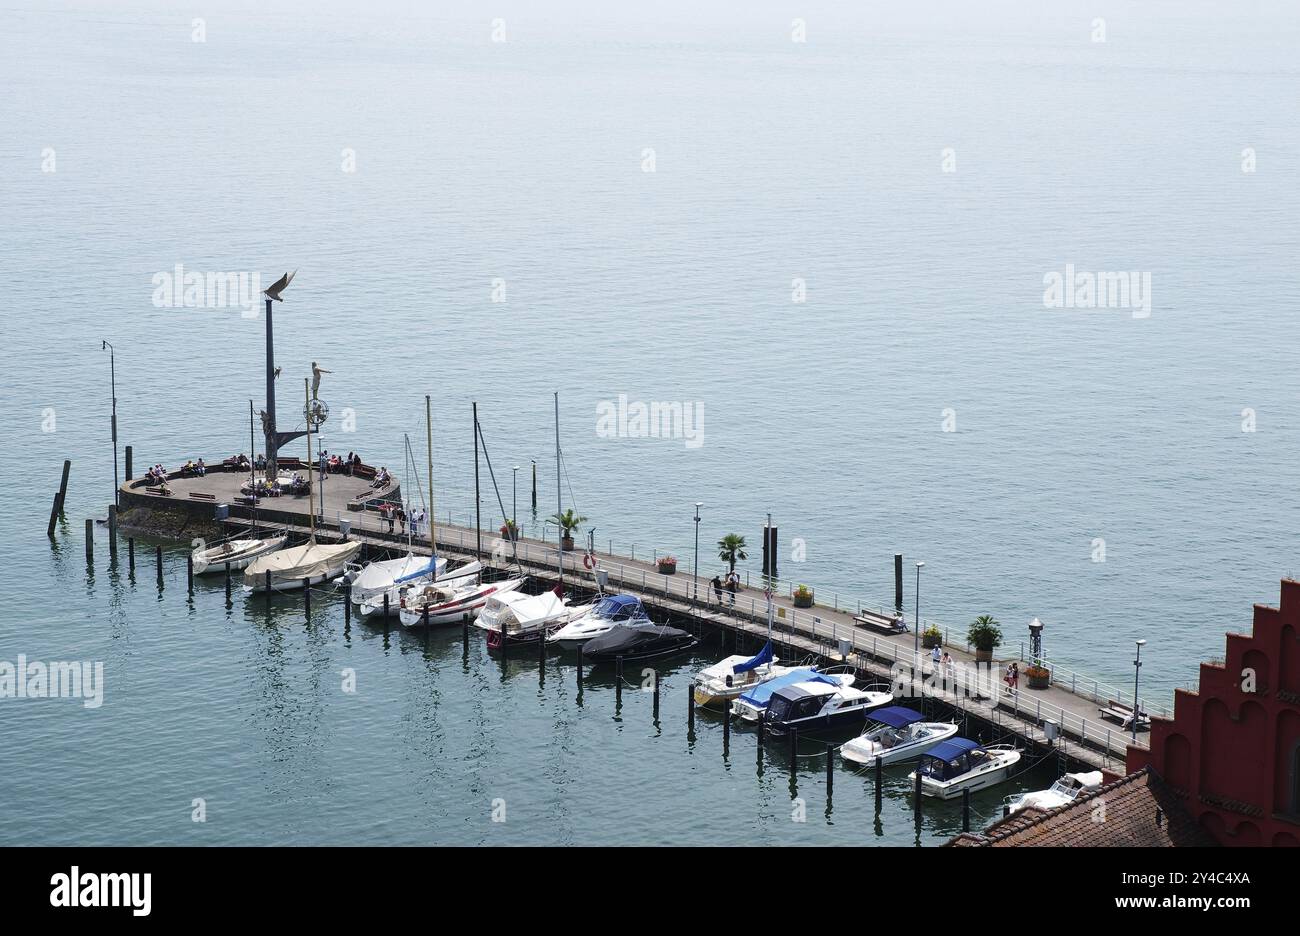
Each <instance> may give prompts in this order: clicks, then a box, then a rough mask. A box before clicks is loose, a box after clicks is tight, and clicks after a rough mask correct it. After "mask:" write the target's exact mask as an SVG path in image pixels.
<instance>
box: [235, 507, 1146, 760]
mask: <svg viewBox="0 0 1300 936" xmlns="http://www.w3.org/2000/svg"><path fill="white" fill-rule="evenodd" d="M327 483H328V482H327ZM262 513H264V511H260V510H259V514H262ZM340 518H341V519H342V520H343V521H344V522H345V523H346V525H347V527H348V530H347V533H346V536H347V538H348V539H350V540H354V541H360V542H362V543H364V544H365V545H366V546H367V548H368V549H369V550H370V551H372V552H378V551H396V552H401V551H405V550H406V549H408V548H411V549H412V550H413V551H414V552H416V553H419V554H424V555H427V554H428V552H429V547H428V539H429V531H428V527H427V526H423V527H422V528H421V529H420V530H419V531H418V532H416V533H415V534H414V542H413V545H411V546H410V547H408V545H407V537H406V535H405V534H404V533H403V532H402V531H401V528H400V526H398V525H396V524H395V525H394V526H393V531H392V532H390V531H389V523H388V521H387V520H386V519H385V518H383V517H382V516H381V515H380V514H379V513H378V512H376V511H374V510H363V511H352V512H349V513H346V514H345V513H341V512H340V513H338V514H337V515H336V516H328V515H327V516H326V517H325V518H324V524H323V525H321V524H320V522H319V519H318V525H317V530H316V533H317V537H318V538H319V539H322V540H327V541H336V540H339V539H342V538H343V536H344V534H343V533H342V532H341V531H340V526H339V523H338V522H337V521H338V519H340ZM225 523H226V524H227V526H228V527H229V528H231V529H232V530H247V529H249V528H250V527H254V526H257V527H260V528H263V529H266V528H268V524H267V522H266V518H265V517H264V516H259V517H258V518H256V519H254V518H253V517H252V515H251V511H250V510H249V509H247V508H242V507H238V506H235V505H232V506H231V508H230V516H229V517H228V518H227V519H226V521H225ZM269 526H270V527H271V528H274V529H277V530H286V531H288V532H290V533H293V534H296V535H298V536H301V537H306V536H307V534H308V523H307V516H306V505H305V503H304V504H303V509H302V513H301V515H300V517H299V518H298V519H297V521H296V522H279V523H274V524H270V525H269ZM436 532H437V542H438V548H439V553H440V554H441V555H446V556H448V558H452V559H456V558H461V559H464V560H469V559H474V558H477V559H479V560H480V561H482V562H483V563H484V566H485V567H486V568H487V569H488V570H490V571H493V570H494V571H498V572H501V573H504V572H505V571H506V570H507V569H508V568H510V567H511V566H513V565H515V564H516V563H517V564H518V566H519V567H520V568H521V569H522V570H523V571H524V572H526V573H527V574H528V575H529V576H532V577H533V578H535V579H537V580H539V581H541V582H545V583H547V584H548V585H549V584H554V583H555V582H556V581H557V580H558V579H559V571H558V566H559V563H558V562H557V552H558V550H557V545H558V544H556V543H554V542H550V543H547V542H542V541H540V540H535V539H527V538H522V537H521V538H520V539H519V540H517V541H516V542H514V543H512V542H510V541H509V540H506V539H504V538H502V537H500V536H499V535H498V534H497V533H496V532H495V531H487V530H481V531H476V530H474V529H473V528H472V527H464V526H455V525H451V524H446V523H444V524H439V525H437V527H436ZM595 560H596V563H595V564H596V568H595V569H589V568H587V567H586V561H589V560H588V559H587V554H586V553H585V551H581V550H579V551H569V552H565V554H564V582H565V585H566V587H567V588H570V589H579V590H592V589H595V588H596V587H597V573H598V572H604V573H605V574H606V575H607V585H606V587H607V588H608V589H610V590H617V591H624V592H629V593H632V594H635V595H637V596H638V597H640V598H641V600H642V601H643V603H644V604H645V605H646V606H647V608H648V609H650V610H651V611H652V613H656V614H657V615H658V616H660V617H663V616H670V617H672V618H675V619H677V620H679V621H682V622H685V623H687V624H693V625H695V626H696V627H697V628H698V627H700V626H709V627H714V628H719V629H722V630H724V631H728V632H731V633H733V634H737V635H745V636H744V637H743V638H741V639H746V640H749V639H750V638H752V640H750V643H752V645H753V646H754V647H755V648H757V647H758V646H759V645H761V642H762V640H763V639H764V638H765V637H766V634H767V620H768V608H767V598H766V596H765V592H764V590H763V589H762V588H753V587H747V588H743V589H742V590H741V591H740V592H739V593H738V594H737V595H736V596H735V603H734V606H733V604H732V603H731V598H730V595H729V593H727V592H725V591H724V592H723V601H722V602H721V603H719V602H718V601H717V599H716V596H715V595H714V594H713V592H712V589H711V587H710V583H709V581H708V580H706V579H704V578H703V577H701V578H700V579H699V580H698V582H697V581H696V580H695V579H694V578H693V577H692V576H691V575H689V574H671V575H663V574H660V573H659V571H658V570H657V567H656V566H655V564H654V563H653V562H647V561H645V560H641V559H633V558H631V557H624V556H618V555H611V554H600V555H598V556H596V557H595ZM697 594H698V599H697V598H696V595H697ZM772 603H773V629H772V632H773V640H774V642H775V643H777V644H778V652H779V653H780V655H781V656H783V658H785V659H787V660H791V659H798V658H802V657H805V656H809V655H816V656H819V657H822V658H824V659H826V660H830V661H837V662H838V661H839V660H841V659H846V660H847V661H848V662H850V663H853V664H854V665H856V666H857V667H858V668H859V669H860V670H861V671H863V672H865V673H866V674H868V676H865V677H863V679H864V682H871V681H873V678H874V681H879V682H884V683H888V684H891V685H894V686H895V687H896V688H897V689H898V690H899V691H900V693H901V694H902V695H903V696H904V697H908V696H910V697H912V698H916V699H926V700H930V701H931V702H933V703H939V704H941V705H944V706H947V707H949V708H950V709H951V710H952V711H953V713H954V714H959V715H960V716H964V717H965V718H967V719H969V720H972V721H974V722H976V723H977V724H979V725H981V726H984V727H985V728H986V729H989V730H991V731H992V733H993V734H995V735H1012V736H1015V738H1017V739H1018V740H1019V742H1020V743H1021V744H1022V745H1023V746H1025V747H1027V748H1029V749H1030V750H1031V751H1032V752H1033V753H1036V754H1039V755H1046V754H1049V753H1052V752H1056V753H1057V754H1058V756H1061V757H1064V758H1065V759H1066V760H1067V761H1070V762H1072V763H1073V764H1075V765H1076V766H1082V767H1086V768H1087V769H1104V770H1108V771H1111V772H1114V773H1119V774H1123V773H1124V761H1125V755H1126V751H1127V748H1128V746H1129V745H1130V744H1135V745H1136V746H1138V747H1143V748H1145V747H1146V745H1147V735H1146V734H1145V733H1144V732H1139V733H1138V736H1137V740H1136V741H1134V740H1133V739H1132V737H1131V734H1130V732H1129V731H1128V730H1126V729H1125V728H1123V727H1122V726H1121V725H1120V724H1118V723H1115V722H1108V721H1106V720H1104V719H1103V718H1102V717H1101V711H1102V710H1103V709H1105V708H1108V707H1109V706H1110V703H1111V702H1112V701H1113V698H1111V697H1108V695H1107V693H1105V692H1099V690H1100V689H1101V688H1103V687H1101V686H1100V685H1099V684H1097V683H1091V681H1086V680H1085V681H1084V684H1083V686H1082V687H1080V685H1079V680H1078V678H1077V676H1076V677H1074V686H1073V691H1072V690H1071V687H1068V686H1063V685H1061V683H1060V682H1059V681H1058V682H1055V683H1054V684H1053V685H1051V686H1049V687H1048V688H1046V689H1034V690H1030V689H1024V688H1021V689H1019V690H1017V691H1015V692H1012V691H1010V690H1009V689H1008V688H1007V687H1006V686H1005V685H1004V683H1003V682H1002V679H1001V676H1002V672H1003V670H1004V669H1005V664H1006V662H1008V661H1009V660H1014V659H1019V657H1018V656H1011V657H1008V658H1006V659H1004V660H1001V661H994V662H993V663H992V664H991V665H989V664H983V665H980V666H977V665H976V663H975V659H974V654H973V653H972V652H971V651H970V649H969V648H964V646H962V645H958V644H956V643H954V644H949V645H947V646H945V649H946V650H947V651H948V653H949V654H950V655H951V656H952V658H953V659H954V666H953V667H952V669H951V671H948V672H944V671H939V672H936V669H939V668H938V667H937V666H936V665H935V664H933V663H931V661H930V660H929V657H928V653H927V651H924V650H922V651H921V654H920V656H921V659H917V657H916V653H915V651H914V645H915V638H914V635H913V634H912V633H911V632H908V633H904V634H888V633H882V632H878V631H877V630H876V628H877V627H879V628H881V629H882V630H883V629H885V628H886V627H887V625H888V623H889V621H890V620H891V618H892V613H889V612H886V611H883V610H881V609H865V608H863V609H857V608H855V609H852V610H848V609H841V608H835V607H827V606H823V605H814V606H813V607H811V608H796V607H795V606H794V602H793V600H792V598H791V596H790V595H788V594H775V595H774V596H773V599H772ZM782 648H784V649H782ZM842 651H843V652H842ZM945 677H947V678H945ZM1089 683H1091V685H1089ZM1089 689H1091V691H1089ZM1053 735H1054V736H1055V737H1053Z"/></svg>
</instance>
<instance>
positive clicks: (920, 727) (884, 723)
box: [840, 705, 957, 766]
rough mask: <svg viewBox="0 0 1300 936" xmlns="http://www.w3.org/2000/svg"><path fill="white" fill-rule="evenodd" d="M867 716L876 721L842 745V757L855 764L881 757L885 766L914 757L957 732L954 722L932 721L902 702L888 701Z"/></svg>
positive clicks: (871, 761)
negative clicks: (886, 704)
mask: <svg viewBox="0 0 1300 936" xmlns="http://www.w3.org/2000/svg"><path fill="white" fill-rule="evenodd" d="M867 717H868V718H870V719H871V722H872V723H873V724H870V725H868V727H867V730H866V731H864V732H862V734H860V735H858V736H857V737H856V738H854V739H853V740H852V741H849V742H847V743H845V744H843V745H841V746H840V757H842V758H844V759H845V760H847V761H853V762H854V763H855V764H874V763H875V762H876V758H877V757H879V758H880V762H881V764H882V765H883V766H888V765H889V764H898V763H902V762H903V761H906V760H912V759H913V758H915V757H920V756H921V755H922V754H924V753H925V752H926V751H928V750H930V749H931V748H932V747H934V746H935V745H936V744H938V743H939V742H940V741H946V740H948V739H949V738H951V737H952V736H953V735H955V734H956V733H957V726H956V724H954V723H953V722H928V721H926V720H925V716H924V715H922V714H921V713H920V712H917V711H914V710H913V709H910V708H907V707H905V706H902V705H888V706H886V707H885V708H882V709H877V710H876V711H874V712H872V713H871V714H870V715H869V716H867Z"/></svg>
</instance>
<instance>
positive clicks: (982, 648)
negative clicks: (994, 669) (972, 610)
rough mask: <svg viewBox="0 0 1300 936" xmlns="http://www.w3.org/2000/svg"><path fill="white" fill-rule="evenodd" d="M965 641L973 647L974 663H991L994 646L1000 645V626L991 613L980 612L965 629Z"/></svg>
mask: <svg viewBox="0 0 1300 936" xmlns="http://www.w3.org/2000/svg"><path fill="white" fill-rule="evenodd" d="M966 642H967V643H968V644H970V645H971V646H972V647H974V648H975V662H976V663H991V662H992V661H993V650H994V648H996V647H1000V646H1001V645H1002V628H1000V627H998V622H997V621H995V620H993V617H992V615H988V614H981V615H980V616H979V617H977V618H976V619H975V620H974V621H972V622H971V626H970V629H969V630H968V631H966Z"/></svg>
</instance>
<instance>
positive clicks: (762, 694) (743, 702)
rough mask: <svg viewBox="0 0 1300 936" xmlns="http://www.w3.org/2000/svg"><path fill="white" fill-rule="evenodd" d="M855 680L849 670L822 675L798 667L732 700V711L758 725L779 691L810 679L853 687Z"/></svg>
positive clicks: (813, 668) (806, 668) (809, 668)
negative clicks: (773, 695)
mask: <svg viewBox="0 0 1300 936" xmlns="http://www.w3.org/2000/svg"><path fill="white" fill-rule="evenodd" d="M855 678H856V677H855V676H854V674H853V673H852V672H851V671H848V670H844V671H842V672H836V671H835V670H828V671H827V672H825V673H820V672H818V671H817V668H816V667H815V666H796V667H794V668H792V669H790V670H789V671H788V672H785V673H782V674H781V675H780V676H773V677H772V678H771V679H769V680H767V681H766V682H762V683H759V684H758V685H757V686H755V687H753V688H752V689H747V690H746V691H745V692H743V693H741V695H740V698H738V699H734V700H732V703H731V711H732V713H733V714H735V715H736V716H737V717H739V718H740V719H742V720H743V721H747V722H755V723H757V722H758V721H760V720H761V719H762V717H763V713H764V712H765V711H767V706H768V703H769V702H771V701H772V694H773V693H775V692H776V691H777V690H779V689H784V688H785V687H786V686H793V685H795V684H796V683H801V682H805V681H807V680H809V679H825V680H827V681H829V682H832V683H834V684H835V685H837V686H851V685H853V682H854V679H855Z"/></svg>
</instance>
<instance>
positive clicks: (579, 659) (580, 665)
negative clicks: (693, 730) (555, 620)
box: [578, 644, 694, 723]
mask: <svg viewBox="0 0 1300 936" xmlns="http://www.w3.org/2000/svg"><path fill="white" fill-rule="evenodd" d="M578 688H579V689H581V688H582V644H578ZM693 711H694V710H692V713H693ZM693 722H694V719H692V723H693Z"/></svg>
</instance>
